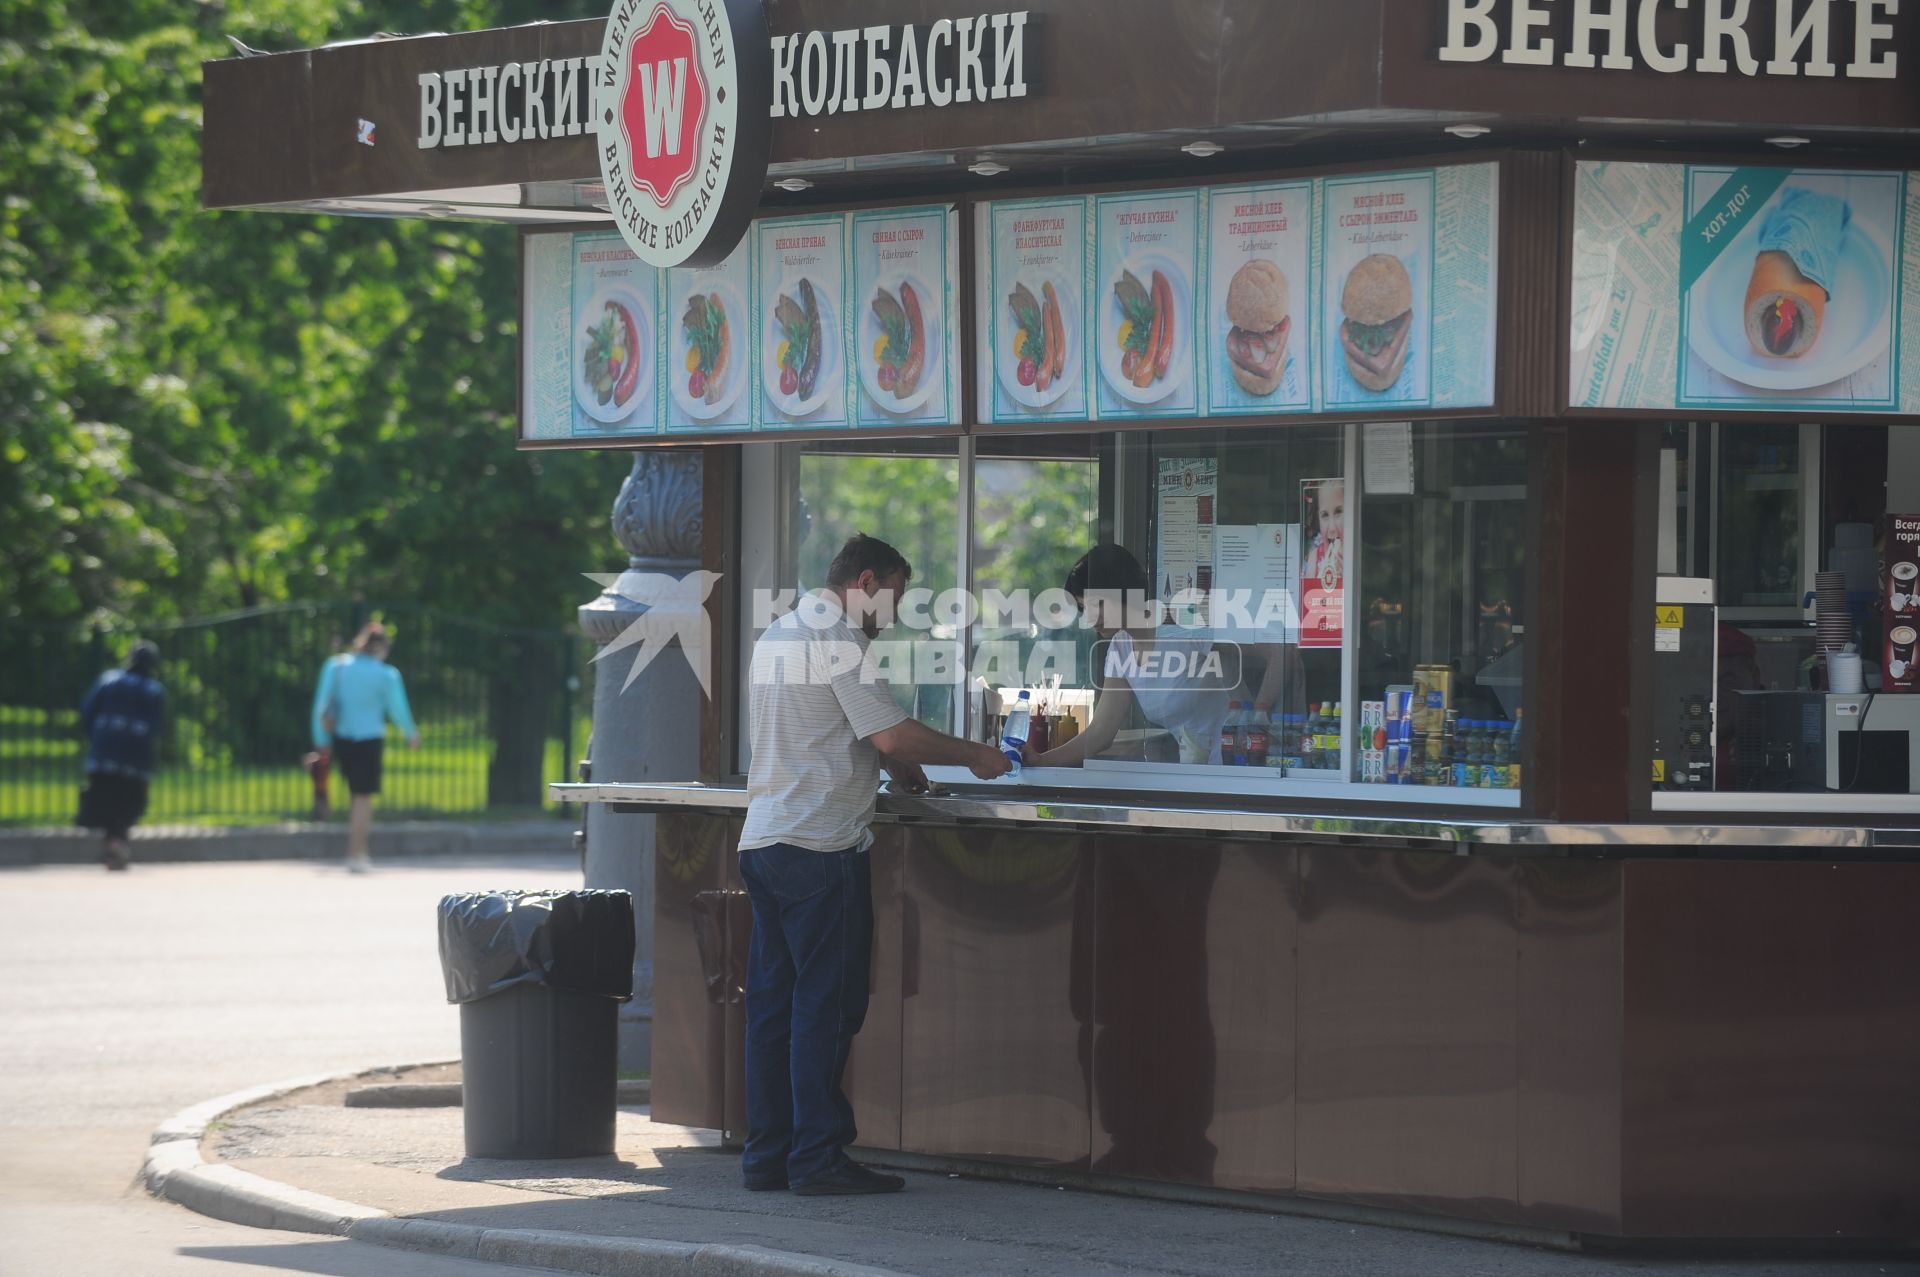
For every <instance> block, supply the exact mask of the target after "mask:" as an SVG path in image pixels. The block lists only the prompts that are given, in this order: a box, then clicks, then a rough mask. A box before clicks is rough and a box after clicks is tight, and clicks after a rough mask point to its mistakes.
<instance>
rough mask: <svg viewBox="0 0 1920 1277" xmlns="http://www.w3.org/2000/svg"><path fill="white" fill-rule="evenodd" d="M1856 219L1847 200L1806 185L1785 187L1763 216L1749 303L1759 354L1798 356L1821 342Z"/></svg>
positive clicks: (1750, 324) (1751, 331)
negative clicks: (1835, 285)
mask: <svg viewBox="0 0 1920 1277" xmlns="http://www.w3.org/2000/svg"><path fill="white" fill-rule="evenodd" d="M1852 222H1853V208H1852V206H1851V205H1849V204H1848V203H1847V202H1846V201H1845V200H1843V199H1840V198H1839V197H1837V196H1833V195H1823V194H1821V193H1820V192H1818V191H1810V190H1807V189H1805V188H1804V187H1789V188H1787V189H1786V190H1785V191H1783V192H1781V195H1780V198H1779V199H1778V200H1777V201H1776V202H1775V203H1774V205H1773V206H1772V207H1771V208H1769V209H1768V210H1767V211H1766V213H1765V214H1764V215H1762V217H1761V219H1760V241H1759V242H1760V252H1759V254H1758V256H1756V257H1755V259H1754V263H1753V276H1752V279H1751V280H1750V281H1749V283H1748V284H1747V302H1746V322H1747V341H1748V342H1749V343H1750V344H1751V345H1752V346H1753V349H1754V351H1755V353H1757V354H1761V355H1765V356H1767V357H1768V358H1770V359H1798V358H1800V357H1801V356H1802V355H1805V354H1806V353H1807V352H1808V351H1810V350H1812V349H1813V348H1814V346H1816V345H1817V344H1818V343H1819V341H1820V328H1821V325H1822V324H1823V323H1825V321H1826V317H1827V303H1828V302H1830V301H1832V300H1833V289H1832V287H1831V285H1832V284H1833V282H1834V280H1835V278H1836V277H1837V276H1838V274H1839V270H1840V252H1841V248H1842V246H1843V245H1844V244H1845V242H1846V237H1847V227H1848V226H1849V225H1851V224H1852ZM1729 300H1731V299H1729Z"/></svg>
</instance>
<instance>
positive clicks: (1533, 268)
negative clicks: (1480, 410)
mask: <svg viewBox="0 0 1920 1277" xmlns="http://www.w3.org/2000/svg"><path fill="white" fill-rule="evenodd" d="M1566 164H1567V161H1566V159H1565V157H1564V156H1563V155H1561V153H1560V152H1558V151H1515V152H1513V153H1512V154H1510V155H1508V156H1507V157H1506V161H1505V163H1503V164H1502V165H1501V166H1500V282H1499V332H1498V335H1497V339H1498V342H1499V350H1500V358H1499V361H1498V363H1497V365H1496V367H1495V369H1494V376H1495V380H1496V382H1497V391H1496V396H1497V399H1496V401H1497V402H1498V403H1499V405H1500V411H1501V414H1502V415H1504V416H1508V417H1554V416H1558V415H1559V413H1560V410H1561V409H1562V408H1563V407H1565V403H1564V402H1563V401H1562V397H1561V389H1560V370H1561V367H1562V366H1563V365H1564V364H1565V363H1566V362H1567V359H1566V348H1565V347H1564V346H1563V345H1562V343H1561V341H1560V326H1561V323H1562V321H1563V318H1564V315H1565V311H1566V303H1565V300H1564V298H1563V297H1562V292H1563V290H1564V287H1565V285H1566V281H1567V279H1568V272H1567V270H1566V269H1565V267H1564V266H1563V265H1562V261H1561V249H1562V246H1563V244H1564V237H1563V235H1562V233H1561V232H1562V218H1563V216H1564V213H1563V210H1562V207H1561V202H1562V199H1563V197H1564V187H1565V180H1566Z"/></svg>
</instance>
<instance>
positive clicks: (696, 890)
mask: <svg viewBox="0 0 1920 1277" xmlns="http://www.w3.org/2000/svg"><path fill="white" fill-rule="evenodd" d="M658 820H659V824H658V825H657V827H656V828H657V831H658V832H657V834H656V837H655V852H654V896H653V1115H654V1117H655V1118H657V1119H658V1120H660V1121H662V1122H673V1123H676V1124H679V1125H682V1126H700V1127H706V1128H709V1129H712V1130H721V1129H724V1128H726V1127H727V1125H728V1114H727V1072H728V1059H729V1057H728V1032H727V1019H728V1015H729V1012H730V1011H731V1013H732V1014H733V1015H734V1016H735V1017H736V1018H737V1017H738V1015H739V1011H740V1008H739V1005H738V1003H737V1001H736V1002H735V1003H734V1004H733V1005H732V1006H731V1007H729V1005H728V997H729V994H728V990H727V982H726V980H725V979H724V978H721V979H718V980H716V981H714V982H712V983H710V982H709V981H708V979H707V970H706V967H705V966H703V964H702V962H701V956H700V944H701V942H700V938H699V936H698V934H697V932H696V928H695V919H696V900H698V912H699V913H700V914H702V915H705V916H708V917H712V916H713V910H714V907H715V906H716V905H717V904H718V903H719V902H718V901H717V899H716V895H717V893H719V892H722V891H723V890H724V889H725V888H726V886H727V881H728V879H729V877H731V876H732V875H731V873H730V864H731V862H732V861H733V859H734V855H733V847H734V844H735V841H736V840H737V838H738V834H739V823H738V822H737V821H735V820H729V819H727V818H725V817H721V816H707V815H681V814H668V815H662V816H660V817H659V818H658ZM716 938H718V939H720V942H721V944H722V949H721V960H722V962H724V961H725V957H726V954H727V952H728V947H727V946H728V945H729V943H730V938H728V937H727V934H726V928H725V926H724V924H723V925H722V926H721V928H720V929H718V930H715V929H711V928H710V929H709V930H708V933H707V941H708V944H709V948H711V946H712V943H713V941H714V940H715V939H716ZM739 970H740V972H742V973H744V971H745V963H744V960H743V961H742V962H741V964H740V968H739ZM736 1033H737V1030H736ZM738 1042H739V1038H738V1037H737V1036H736V1037H735V1038H734V1043H735V1045H737V1044H738ZM734 1071H735V1072H737V1071H738V1069H737V1067H736V1068H735V1069H734Z"/></svg>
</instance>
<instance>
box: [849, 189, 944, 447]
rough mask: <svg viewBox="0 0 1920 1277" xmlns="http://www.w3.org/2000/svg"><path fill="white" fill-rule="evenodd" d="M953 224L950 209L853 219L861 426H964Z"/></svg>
mask: <svg viewBox="0 0 1920 1277" xmlns="http://www.w3.org/2000/svg"><path fill="white" fill-rule="evenodd" d="M952 221H953V212H952V210H951V209H949V208H948V207H946V206H944V205H942V206H940V207H938V208H919V209H890V210H888V211H886V212H884V213H879V212H876V213H857V214H855V215H854V218H853V312H854V313H853V317H852V325H851V326H852V328H853V332H854V341H853V364H854V371H855V378H854V380H855V382H856V384H857V392H856V397H855V400H854V403H855V408H854V414H855V415H854V423H855V424H856V425H859V426H901V425H907V424H913V423H933V424H938V425H952V424H957V423H958V421H959V419H960V403H959V400H960V395H959V383H958V375H959V374H958V364H959V357H958V347H957V346H956V345H955V344H954V328H953V324H952V322H951V321H952V317H953V314H954V301H953V299H954V297H955V295H956V294H957V292H958V288H957V281H956V276H957V274H958V270H959V259H958V257H957V256H955V253H956V251H957V244H956V237H955V235H954V228H953V226H952Z"/></svg>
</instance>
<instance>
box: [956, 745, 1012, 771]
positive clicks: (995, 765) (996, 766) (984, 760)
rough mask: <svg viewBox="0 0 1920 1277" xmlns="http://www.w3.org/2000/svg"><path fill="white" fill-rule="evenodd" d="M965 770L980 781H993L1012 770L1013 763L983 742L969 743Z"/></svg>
mask: <svg viewBox="0 0 1920 1277" xmlns="http://www.w3.org/2000/svg"><path fill="white" fill-rule="evenodd" d="M969 745H970V748H969V749H968V751H967V762H966V767H967V770H968V771H970V772H972V773H973V774H974V775H975V776H978V777H979V778H980V779H981V780H995V779H997V778H999V777H1001V776H1004V775H1006V774H1007V773H1008V772H1010V771H1012V770H1013V761H1012V760H1011V759H1009V758H1008V757H1007V756H1006V755H1005V754H1003V753H1001V752H1000V751H999V750H998V749H996V748H995V747H994V746H992V745H989V744H987V743H986V742H984V741H971V742H969Z"/></svg>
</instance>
